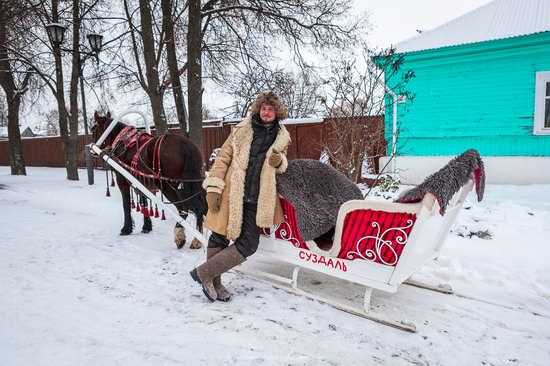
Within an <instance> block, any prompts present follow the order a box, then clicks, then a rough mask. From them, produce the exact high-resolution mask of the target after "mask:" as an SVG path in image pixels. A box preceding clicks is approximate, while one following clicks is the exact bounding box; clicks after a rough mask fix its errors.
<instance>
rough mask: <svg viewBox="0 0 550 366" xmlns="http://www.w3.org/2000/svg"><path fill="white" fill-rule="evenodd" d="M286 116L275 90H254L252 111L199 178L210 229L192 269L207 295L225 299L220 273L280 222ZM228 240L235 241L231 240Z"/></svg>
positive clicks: (239, 260)
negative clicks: (277, 178)
mask: <svg viewBox="0 0 550 366" xmlns="http://www.w3.org/2000/svg"><path fill="white" fill-rule="evenodd" d="M285 118H287V108H286V107H285V105H284V102H283V99H282V98H281V97H280V96H279V95H277V94H276V93H275V92H273V91H264V92H261V93H260V94H258V96H257V97H256V99H255V100H254V102H253V103H252V105H251V107H250V114H249V116H248V117H246V118H245V119H244V120H243V121H242V122H241V123H239V124H237V125H236V126H235V127H234V128H233V130H232V132H231V135H230V136H229V137H228V138H227V140H226V141H225V143H224V144H223V146H222V148H221V150H220V153H219V155H218V157H217V158H216V161H215V162H214V165H213V166H212V169H211V170H210V175H209V177H208V178H207V179H205V181H204V183H203V187H204V189H206V192H207V193H206V200H207V202H208V213H207V215H206V220H205V222H204V226H205V227H207V228H208V229H210V230H212V235H211V236H210V239H209V241H208V248H207V252H206V262H205V263H204V264H202V265H201V266H199V267H197V268H195V269H193V270H192V271H191V273H190V274H191V277H193V279H194V280H195V281H197V282H198V283H200V284H201V285H202V290H203V292H204V294H205V295H206V297H207V298H208V299H209V300H210V301H214V300H220V301H228V300H229V299H230V297H231V294H230V293H229V291H228V290H227V289H226V288H225V287H224V286H223V285H222V284H221V277H220V275H221V274H222V273H224V272H227V271H228V270H230V269H231V268H233V267H235V266H236V265H238V264H241V263H242V262H244V261H245V260H246V258H247V257H249V256H251V255H252V254H254V252H256V249H257V248H258V244H259V241H260V232H261V229H262V228H269V227H271V226H272V225H273V224H280V223H283V222H284V215H283V210H282V207H281V203H280V202H279V199H278V197H277V190H276V182H275V174H281V173H284V171H285V170H286V168H287V165H288V163H287V158H286V153H287V149H288V145H289V144H290V134H289V133H288V131H287V129H286V128H285V127H284V126H283V125H282V124H280V123H279V122H280V121H281V120H282V119H285ZM230 240H232V241H234V243H233V245H229V242H230Z"/></svg>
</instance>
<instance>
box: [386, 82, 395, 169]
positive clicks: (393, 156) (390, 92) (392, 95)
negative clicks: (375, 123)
mask: <svg viewBox="0 0 550 366" xmlns="http://www.w3.org/2000/svg"><path fill="white" fill-rule="evenodd" d="M384 86H385V87H386V91H387V92H388V93H389V94H390V95H391V97H392V99H393V126H392V143H391V150H392V151H391V163H390V172H391V173H393V174H395V173H396V169H397V164H396V161H395V160H396V157H395V153H396V151H397V150H396V147H395V145H396V143H397V101H398V97H397V95H396V94H395V93H394V92H393V91H392V90H391V89H390V88H389V87H388V86H387V85H384Z"/></svg>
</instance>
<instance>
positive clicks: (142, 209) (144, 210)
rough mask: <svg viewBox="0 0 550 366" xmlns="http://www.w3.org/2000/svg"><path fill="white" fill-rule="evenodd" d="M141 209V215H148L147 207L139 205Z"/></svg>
mask: <svg viewBox="0 0 550 366" xmlns="http://www.w3.org/2000/svg"><path fill="white" fill-rule="evenodd" d="M141 211H142V212H143V217H149V209H148V208H147V207H145V205H142V206H141Z"/></svg>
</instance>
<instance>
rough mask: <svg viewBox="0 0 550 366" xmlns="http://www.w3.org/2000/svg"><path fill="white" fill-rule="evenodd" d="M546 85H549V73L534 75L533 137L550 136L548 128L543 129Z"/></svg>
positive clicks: (540, 72)
mask: <svg viewBox="0 0 550 366" xmlns="http://www.w3.org/2000/svg"><path fill="white" fill-rule="evenodd" d="M546 83H550V71H539V72H537V73H536V84H535V126H534V131H533V132H534V134H535V135H550V127H546V128H545V127H544V113H545V110H544V108H546V99H550V96H546Z"/></svg>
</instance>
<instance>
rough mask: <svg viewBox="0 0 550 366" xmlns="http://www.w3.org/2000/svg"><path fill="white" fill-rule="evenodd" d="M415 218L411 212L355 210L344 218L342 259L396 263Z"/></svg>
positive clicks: (387, 263)
mask: <svg viewBox="0 0 550 366" xmlns="http://www.w3.org/2000/svg"><path fill="white" fill-rule="evenodd" d="M415 221H416V215H414V214H410V213H403V212H385V211H376V210H371V209H368V210H354V211H351V212H349V213H348V214H347V215H346V218H345V219H344V228H343V230H342V241H341V248H340V253H338V258H342V259H347V260H355V259H366V260H370V261H372V262H376V263H382V264H385V265H390V266H395V265H396V264H397V261H398V260H399V256H400V255H401V252H402V251H403V247H404V246H405V244H406V243H407V240H408V238H409V234H410V232H411V230H412V228H413V225H414V223H415Z"/></svg>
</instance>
